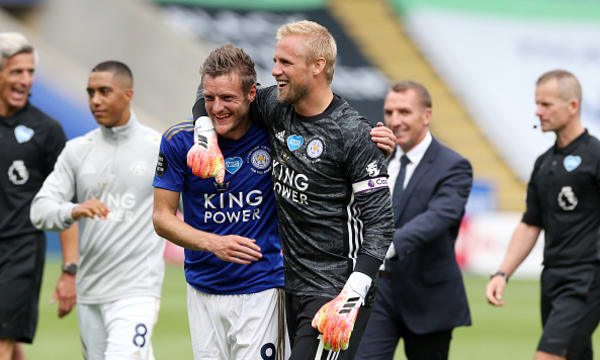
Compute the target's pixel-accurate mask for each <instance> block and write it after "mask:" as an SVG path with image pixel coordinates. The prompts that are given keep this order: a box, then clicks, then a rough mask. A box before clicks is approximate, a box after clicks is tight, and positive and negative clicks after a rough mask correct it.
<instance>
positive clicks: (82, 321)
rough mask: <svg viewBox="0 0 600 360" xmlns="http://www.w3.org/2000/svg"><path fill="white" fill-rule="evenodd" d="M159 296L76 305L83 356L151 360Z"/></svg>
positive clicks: (94, 359)
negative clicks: (152, 338)
mask: <svg viewBox="0 0 600 360" xmlns="http://www.w3.org/2000/svg"><path fill="white" fill-rule="evenodd" d="M159 307H160V299H158V298H155V297H150V296H141V297H131V298H125V299H121V300H117V301H114V302H110V303H103V304H93V305H90V304H77V320H78V323H79V333H80V334H81V347H82V351H83V356H84V358H86V359H87V360H133V359H135V360H154V352H153V351H152V343H151V341H150V339H151V337H152V330H153V329H154V324H156V320H157V317H158V309H159Z"/></svg>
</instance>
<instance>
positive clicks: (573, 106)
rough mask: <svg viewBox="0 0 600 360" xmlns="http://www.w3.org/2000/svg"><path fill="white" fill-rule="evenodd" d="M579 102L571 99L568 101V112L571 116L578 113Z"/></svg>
mask: <svg viewBox="0 0 600 360" xmlns="http://www.w3.org/2000/svg"><path fill="white" fill-rule="evenodd" d="M579 106H580V104H579V100H577V99H571V100H569V112H570V113H571V114H573V115H575V114H577V113H579Z"/></svg>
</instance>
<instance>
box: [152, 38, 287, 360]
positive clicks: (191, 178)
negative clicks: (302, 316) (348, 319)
mask: <svg viewBox="0 0 600 360" xmlns="http://www.w3.org/2000/svg"><path fill="white" fill-rule="evenodd" d="M202 86H203V87H204V96H205V98H206V110H207V112H208V114H209V116H210V120H211V122H212V125H213V126H214V130H215V131H216V133H217V134H218V146H219V147H220V149H221V152H222V154H223V156H224V160H225V177H224V180H223V181H222V182H221V183H219V182H217V181H216V179H213V178H208V179H207V178H203V177H200V176H196V175H194V174H193V173H192V168H190V167H188V165H187V163H186V155H187V153H188V150H189V149H190V148H191V147H192V146H193V145H194V121H191V120H190V121H185V122H182V123H179V124H176V125H173V126H172V127H171V128H169V129H168V130H167V131H166V132H165V133H164V135H163V138H162V143H161V147H160V155H159V165H158V166H157V171H156V175H155V178H154V187H155V193H154V199H155V200H154V225H155V228H156V231H157V233H158V234H160V235H161V236H163V237H165V238H167V239H169V240H170V241H172V242H174V243H176V244H178V245H181V246H183V247H184V248H186V250H185V276H186V280H187V282H188V290H187V292H188V318H189V324H190V332H191V338H192V346H193V349H194V359H205V358H211V359H213V358H214V359H275V358H276V354H278V355H279V356H281V357H282V356H283V355H284V346H285V345H283V342H282V340H283V339H284V338H285V336H283V334H284V333H285V332H284V325H283V324H284V320H283V316H282V314H283V303H282V301H281V298H282V291H281V289H282V288H283V261H282V255H281V246H280V244H279V237H278V232H277V216H276V213H275V211H276V208H275V197H274V195H273V184H272V182H271V159H270V147H269V137H268V134H267V132H266V131H265V130H264V128H262V127H261V126H260V125H259V124H256V123H253V122H252V121H250V118H249V116H248V109H249V106H250V102H251V101H253V100H254V97H255V94H256V72H255V69H254V63H253V62H252V60H251V59H250V57H249V56H248V55H247V54H245V53H244V52H243V51H242V50H241V49H238V48H235V47H233V46H231V45H229V46H224V47H220V48H218V49H216V50H215V51H213V52H212V53H211V54H210V55H209V57H208V58H207V59H206V60H205V62H204V64H203V66H202ZM202 120H205V119H200V120H199V121H198V122H201V121H202ZM198 122H197V123H196V124H197V125H198ZM209 143H210V142H209ZM180 194H181V196H182V200H183V213H184V219H185V220H184V221H182V220H180V219H179V218H177V217H176V216H175V213H176V210H177V206H178V203H179V196H180Z"/></svg>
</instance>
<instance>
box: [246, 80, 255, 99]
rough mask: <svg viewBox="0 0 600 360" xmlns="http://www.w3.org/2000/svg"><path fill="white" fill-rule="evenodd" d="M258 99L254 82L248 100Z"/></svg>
mask: <svg viewBox="0 0 600 360" xmlns="http://www.w3.org/2000/svg"><path fill="white" fill-rule="evenodd" d="M254 99H256V84H252V87H251V88H250V91H248V101H249V102H253V101H254Z"/></svg>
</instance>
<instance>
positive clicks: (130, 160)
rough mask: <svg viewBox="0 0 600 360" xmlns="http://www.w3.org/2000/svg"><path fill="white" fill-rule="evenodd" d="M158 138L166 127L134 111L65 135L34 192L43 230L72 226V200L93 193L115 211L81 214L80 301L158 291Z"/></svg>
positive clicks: (35, 218)
mask: <svg viewBox="0 0 600 360" xmlns="http://www.w3.org/2000/svg"><path fill="white" fill-rule="evenodd" d="M159 145H160V134H159V133H158V132H156V131H154V130H152V129H150V128H149V127H146V126H143V125H141V124H140V123H138V122H137V120H136V119H135V116H134V115H133V113H132V114H131V117H130V119H129V121H128V122H127V124H126V125H124V126H121V127H116V128H106V127H102V126H100V127H99V128H98V129H95V130H93V131H91V132H89V133H87V134H86V135H84V136H81V137H78V138H75V139H73V140H70V141H69V142H67V145H66V147H65V149H64V150H63V152H62V153H61V154H60V156H59V157H58V160H57V162H56V165H55V167H54V171H53V172H52V173H51V174H50V175H49V176H48V178H47V179H46V181H45V182H44V185H43V186H42V188H41V190H40V191H39V192H38V194H37V195H36V196H35V198H34V200H33V203H32V205H31V221H32V223H33V224H34V225H35V226H36V227H37V228H39V229H45V230H54V231H57V230H64V229H66V228H68V227H69V226H71V225H72V224H73V218H72V216H71V210H72V209H73V207H75V206H76V205H77V204H76V203H73V202H72V201H76V202H77V203H83V202H84V201H86V200H88V199H89V198H91V197H94V198H96V199H98V200H100V201H102V202H103V203H104V204H106V206H107V207H108V209H109V210H110V213H109V215H108V219H106V220H102V219H93V220H92V219H89V218H82V219H80V220H79V270H78V272H77V302H78V303H81V304H98V303H105V302H111V301H115V300H118V299H122V298H126V297H131V296H154V297H160V291H161V285H162V280H163V276H164V261H163V252H164V246H165V242H164V240H163V239H160V238H159V237H158V235H156V233H155V232H154V227H153V225H152V206H153V188H152V179H153V178H154V163H155V162H156V159H157V157H158V150H159Z"/></svg>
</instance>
